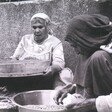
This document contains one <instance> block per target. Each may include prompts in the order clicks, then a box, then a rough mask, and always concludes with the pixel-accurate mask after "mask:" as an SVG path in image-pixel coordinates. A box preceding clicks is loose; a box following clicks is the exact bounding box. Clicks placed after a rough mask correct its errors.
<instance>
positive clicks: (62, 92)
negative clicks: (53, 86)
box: [53, 84, 75, 105]
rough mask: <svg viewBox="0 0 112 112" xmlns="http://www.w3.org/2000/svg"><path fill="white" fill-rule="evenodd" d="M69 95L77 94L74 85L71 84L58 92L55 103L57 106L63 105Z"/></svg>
mask: <svg viewBox="0 0 112 112" xmlns="http://www.w3.org/2000/svg"><path fill="white" fill-rule="evenodd" d="M68 93H71V94H72V93H75V86H74V85H73V84H69V85H67V86H65V87H64V88H62V89H61V90H58V91H57V92H56V94H55V96H54V98H53V99H54V101H55V103H56V104H58V105H59V104H63V102H62V101H63V99H64V98H65V97H66V96H67V94H68Z"/></svg>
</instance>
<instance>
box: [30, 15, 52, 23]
mask: <svg viewBox="0 0 112 112" xmlns="http://www.w3.org/2000/svg"><path fill="white" fill-rule="evenodd" d="M36 18H41V19H44V20H45V21H46V22H47V23H49V24H50V22H51V20H50V18H49V16H48V15H46V14H44V13H37V14H34V15H33V16H32V17H31V21H32V20H34V19H36Z"/></svg>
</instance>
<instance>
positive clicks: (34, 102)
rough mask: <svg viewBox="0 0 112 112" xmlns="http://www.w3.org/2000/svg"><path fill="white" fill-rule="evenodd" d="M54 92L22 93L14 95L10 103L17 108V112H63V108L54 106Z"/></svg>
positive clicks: (36, 91)
mask: <svg viewBox="0 0 112 112" xmlns="http://www.w3.org/2000/svg"><path fill="white" fill-rule="evenodd" d="M55 92H56V91H55V90H35V91H28V92H22V93H19V94H16V95H15V96H14V97H13V98H12V101H13V103H14V104H15V105H16V106H17V107H18V111H19V112H65V111H66V109H65V107H63V106H59V105H56V104H55V102H54V100H53V96H54V94H55ZM29 105H30V107H29ZM31 106H37V107H36V108H34V107H31Z"/></svg>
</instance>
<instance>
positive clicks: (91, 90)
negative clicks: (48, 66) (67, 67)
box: [54, 14, 112, 104]
mask: <svg viewBox="0 0 112 112" xmlns="http://www.w3.org/2000/svg"><path fill="white" fill-rule="evenodd" d="M111 38H112V25H111V22H110V20H109V18H108V17H106V16H103V15H100V14H92V15H79V16H75V17H74V18H73V19H72V20H71V21H70V23H69V25H68V28H67V34H66V38H65V40H66V41H68V42H69V43H70V44H71V46H73V47H74V49H75V50H76V54H77V60H78V61H77V63H76V64H77V66H76V70H75V73H74V83H73V84H71V85H67V86H66V87H64V88H63V89H62V90H60V91H58V92H57V94H56V95H55V97H54V100H55V102H56V103H57V104H59V103H61V102H62V101H63V99H64V98H65V97H66V96H67V94H68V93H70V94H73V93H76V97H77V94H79V95H78V97H77V98H78V99H79V97H80V98H81V99H83V100H84V99H88V98H96V97H98V96H100V95H108V94H110V93H111V92H112V56H111V54H110V53H108V52H107V51H105V50H102V49H100V47H101V46H102V45H107V44H109V43H110V42H111ZM74 84H76V87H75V86H74ZM80 95H81V96H80ZM76 97H75V98H76ZM72 100H73V99H72ZM83 100H80V101H83ZM94 101H95V100H94ZM74 102H75V103H74V104H76V102H77V100H76V101H74ZM72 103H73V102H72Z"/></svg>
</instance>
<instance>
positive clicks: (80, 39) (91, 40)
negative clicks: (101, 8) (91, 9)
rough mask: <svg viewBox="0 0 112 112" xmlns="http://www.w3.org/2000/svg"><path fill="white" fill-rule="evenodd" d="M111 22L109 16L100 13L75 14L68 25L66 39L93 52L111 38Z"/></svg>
mask: <svg viewBox="0 0 112 112" xmlns="http://www.w3.org/2000/svg"><path fill="white" fill-rule="evenodd" d="M109 22H110V20H109V18H108V17H106V16H103V15H100V14H93V15H87V14H85V15H78V16H75V17H74V18H73V19H72V20H71V21H70V23H69V25H68V28H67V34H66V38H65V40H66V41H68V42H70V43H72V44H76V43H77V44H78V45H79V46H80V47H82V48H84V49H85V50H87V51H90V52H93V51H95V50H97V49H99V47H100V45H102V44H107V43H109V41H110V40H111V38H112V25H110V24H109ZM74 46H75V45H74Z"/></svg>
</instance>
